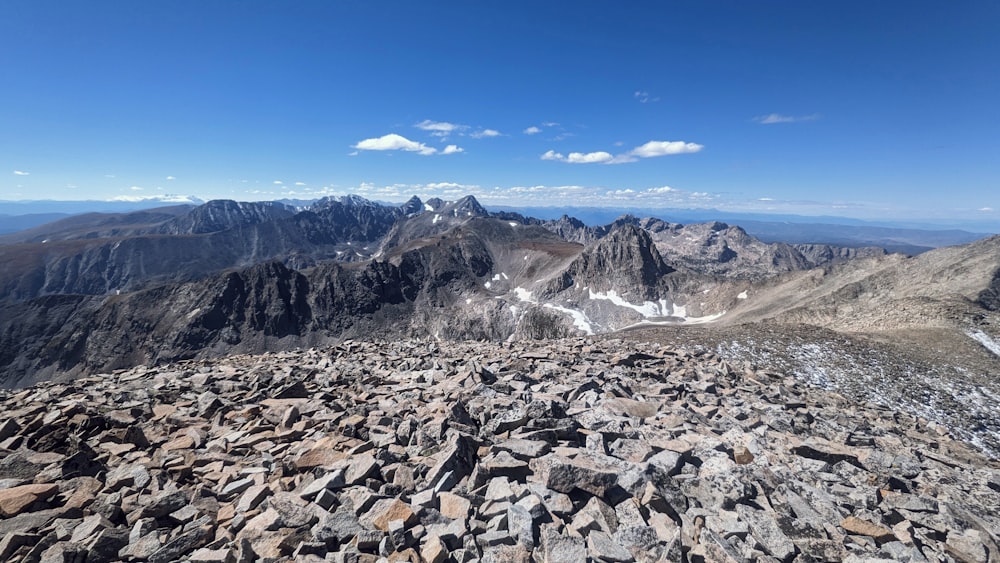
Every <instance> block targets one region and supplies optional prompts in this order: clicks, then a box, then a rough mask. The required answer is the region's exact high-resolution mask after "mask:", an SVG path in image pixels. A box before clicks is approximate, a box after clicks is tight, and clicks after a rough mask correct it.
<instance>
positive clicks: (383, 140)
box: [351, 124, 450, 156]
mask: <svg viewBox="0 0 1000 563" xmlns="http://www.w3.org/2000/svg"><path fill="white" fill-rule="evenodd" d="M449 125H450V124H449ZM351 148H353V149H358V150H363V151H406V152H415V153H418V154H422V155H424V156H427V155H431V154H434V153H436V152H437V149H435V148H433V147H428V146H427V145H425V144H423V143H418V142H416V141H411V140H409V139H407V138H406V137H404V136H402V135H397V134H395V133H389V134H388V135H383V136H381V137H374V138H371V139H365V140H363V141H361V142H359V143H358V144H356V145H353V146H352V147H351Z"/></svg>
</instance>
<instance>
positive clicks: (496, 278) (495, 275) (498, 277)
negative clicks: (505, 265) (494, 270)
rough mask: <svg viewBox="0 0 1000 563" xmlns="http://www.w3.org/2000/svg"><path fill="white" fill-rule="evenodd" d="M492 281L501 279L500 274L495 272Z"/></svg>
mask: <svg viewBox="0 0 1000 563" xmlns="http://www.w3.org/2000/svg"><path fill="white" fill-rule="evenodd" d="M491 281H500V274H493V279H492V280H491Z"/></svg>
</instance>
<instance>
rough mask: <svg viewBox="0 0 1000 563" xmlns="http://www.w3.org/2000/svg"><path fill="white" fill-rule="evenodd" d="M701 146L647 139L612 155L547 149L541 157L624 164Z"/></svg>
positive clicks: (691, 151) (690, 150)
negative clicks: (636, 145) (561, 151)
mask: <svg viewBox="0 0 1000 563" xmlns="http://www.w3.org/2000/svg"><path fill="white" fill-rule="evenodd" d="M703 148H705V147H704V145H699V144H698V143H688V142H685V141H649V142H648V143H645V144H643V145H639V146H638V147H635V148H634V149H632V150H630V151H628V152H625V153H621V154H618V155H612V154H611V153H609V152H607V151H595V152H588V153H580V152H571V153H569V154H566V155H564V154H562V153H558V152H556V151H554V150H549V151H547V152H545V153H544V154H543V155H542V156H541V159H542V160H556V161H559V162H568V163H570V164H625V163H627V162H636V161H637V160H639V159H640V158H654V157H658V156H667V155H673V154H690V153H696V152H698V151H700V150H701V149H703Z"/></svg>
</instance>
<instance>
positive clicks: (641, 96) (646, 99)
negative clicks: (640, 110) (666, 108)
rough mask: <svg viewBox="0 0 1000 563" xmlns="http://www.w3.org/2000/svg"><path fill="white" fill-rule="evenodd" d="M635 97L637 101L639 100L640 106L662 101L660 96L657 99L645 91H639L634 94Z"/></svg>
mask: <svg viewBox="0 0 1000 563" xmlns="http://www.w3.org/2000/svg"><path fill="white" fill-rule="evenodd" d="M633 96H634V97H635V99H637V100H639V103H640V104H648V103H650V102H658V101H660V98H659V97H658V96H656V97H654V96H650V95H649V92H647V91H645V90H637V91H636V92H635V94H633Z"/></svg>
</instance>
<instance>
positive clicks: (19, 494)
mask: <svg viewBox="0 0 1000 563" xmlns="http://www.w3.org/2000/svg"><path fill="white" fill-rule="evenodd" d="M57 492H59V485H56V484H55V483H46V484H43V485H21V486H20V487H11V488H9V489H0V516H3V517H5V518H9V517H11V516H17V515H18V514H20V513H21V511H23V510H25V509H26V508H28V507H29V506H30V505H31V504H33V503H35V502H37V501H40V500H44V499H46V498H48V497H50V496H52V495H53V494H55V493H57Z"/></svg>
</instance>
